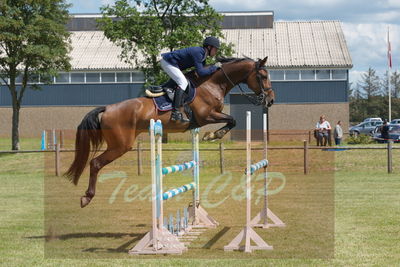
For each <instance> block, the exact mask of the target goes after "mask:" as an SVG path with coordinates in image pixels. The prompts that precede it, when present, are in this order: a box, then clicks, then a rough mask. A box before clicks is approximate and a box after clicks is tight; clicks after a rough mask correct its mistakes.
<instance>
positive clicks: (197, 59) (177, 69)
mask: <svg viewBox="0 0 400 267" xmlns="http://www.w3.org/2000/svg"><path fill="white" fill-rule="evenodd" d="M219 47H220V42H219V39H218V38H216V37H213V36H210V37H207V38H206V39H204V42H203V46H202V47H198V46H195V47H187V48H183V49H179V50H175V51H172V52H168V53H164V54H161V57H162V59H161V61H160V63H161V68H162V69H163V70H164V71H165V73H167V74H168V76H169V77H170V78H171V79H173V80H174V81H175V82H176V84H177V85H178V88H177V89H176V90H175V97H174V102H173V108H172V114H171V120H172V121H181V122H189V121H188V120H187V119H185V118H183V115H182V113H181V112H180V111H179V108H180V107H181V106H182V96H183V93H184V91H185V90H186V87H187V86H188V81H187V80H186V77H185V75H184V74H183V73H182V70H186V69H188V68H191V67H195V68H196V72H197V74H198V75H199V76H207V75H210V74H212V73H214V72H215V71H216V70H217V69H218V68H219V67H221V63H220V62H217V63H216V64H215V65H213V66H210V67H207V68H206V67H205V61H206V58H207V57H208V56H210V57H213V56H215V55H216V54H217V52H218V49H219Z"/></svg>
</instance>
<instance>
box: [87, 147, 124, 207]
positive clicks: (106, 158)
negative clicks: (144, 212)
mask: <svg viewBox="0 0 400 267" xmlns="http://www.w3.org/2000/svg"><path fill="white" fill-rule="evenodd" d="M128 150H129V148H128V149H127V148H125V147H119V148H114V149H107V150H106V151H104V152H103V153H102V154H100V155H99V156H98V157H95V158H94V159H92V160H91V161H90V178H89V186H88V189H87V190H86V192H85V195H84V196H82V197H81V208H84V207H86V206H87V205H88V204H89V203H90V201H91V200H92V198H93V197H94V195H95V194H96V182H97V175H98V173H99V171H100V170H101V169H102V168H103V167H104V166H106V165H107V164H109V163H111V162H112V161H114V160H115V159H117V158H119V157H121V156H122V155H123V154H125V153H126V152H127V151H128Z"/></svg>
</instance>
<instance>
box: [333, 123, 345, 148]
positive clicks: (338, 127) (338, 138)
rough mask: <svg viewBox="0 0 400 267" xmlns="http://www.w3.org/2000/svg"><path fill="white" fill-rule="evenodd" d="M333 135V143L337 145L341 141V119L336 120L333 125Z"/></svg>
mask: <svg viewBox="0 0 400 267" xmlns="http://www.w3.org/2000/svg"><path fill="white" fill-rule="evenodd" d="M333 136H334V137H335V145H337V146H339V145H340V143H341V142H342V138H343V129H342V123H341V121H338V122H337V123H336V126H335V130H334V132H333Z"/></svg>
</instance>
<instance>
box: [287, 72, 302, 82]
mask: <svg viewBox="0 0 400 267" xmlns="http://www.w3.org/2000/svg"><path fill="white" fill-rule="evenodd" d="M286 80H299V71H298V70H287V71H286Z"/></svg>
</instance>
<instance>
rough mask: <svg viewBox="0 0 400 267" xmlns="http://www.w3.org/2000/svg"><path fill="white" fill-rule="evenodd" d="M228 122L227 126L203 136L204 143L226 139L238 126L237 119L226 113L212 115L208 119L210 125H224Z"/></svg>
mask: <svg viewBox="0 0 400 267" xmlns="http://www.w3.org/2000/svg"><path fill="white" fill-rule="evenodd" d="M223 122H226V125H225V126H224V127H222V128H220V129H218V130H217V131H215V132H213V133H211V132H206V133H205V134H204V136H203V141H214V140H217V139H221V138H222V137H224V136H225V135H226V134H227V133H228V132H229V131H230V130H231V129H232V128H233V127H235V126H236V121H235V119H234V118H233V117H232V116H230V115H228V114H225V113H212V114H210V115H209V117H208V118H207V124H209V123H223Z"/></svg>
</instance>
